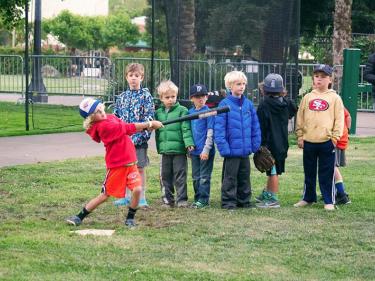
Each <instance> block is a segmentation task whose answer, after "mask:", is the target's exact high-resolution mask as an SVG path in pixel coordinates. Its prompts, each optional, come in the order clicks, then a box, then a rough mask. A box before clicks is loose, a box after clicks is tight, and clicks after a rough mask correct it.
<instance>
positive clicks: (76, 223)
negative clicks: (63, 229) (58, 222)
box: [66, 216, 82, 226]
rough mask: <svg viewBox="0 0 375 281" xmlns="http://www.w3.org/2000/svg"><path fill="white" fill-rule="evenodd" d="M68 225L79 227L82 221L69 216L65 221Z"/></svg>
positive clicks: (76, 217)
mask: <svg viewBox="0 0 375 281" xmlns="http://www.w3.org/2000/svg"><path fill="white" fill-rule="evenodd" d="M66 222H67V223H68V224H71V225H74V226H79V225H80V224H81V223H82V220H81V219H80V218H79V217H78V216H71V217H69V218H67V219H66Z"/></svg>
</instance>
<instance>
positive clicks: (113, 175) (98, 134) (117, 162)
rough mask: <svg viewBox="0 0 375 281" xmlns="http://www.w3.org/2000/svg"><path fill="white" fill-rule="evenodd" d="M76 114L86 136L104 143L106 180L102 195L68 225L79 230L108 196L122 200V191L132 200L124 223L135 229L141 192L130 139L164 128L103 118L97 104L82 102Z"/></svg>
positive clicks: (91, 101) (150, 123) (115, 118)
mask: <svg viewBox="0 0 375 281" xmlns="http://www.w3.org/2000/svg"><path fill="white" fill-rule="evenodd" d="M79 112H80V114H81V116H82V117H83V118H85V121H84V123H83V126H84V128H85V129H86V133H87V134H88V135H89V136H90V137H91V138H92V139H93V140H94V141H96V142H103V144H104V146H105V150H106V155H105V163H106V166H107V174H106V176H105V179H104V182H103V186H102V191H101V193H100V194H99V195H98V196H97V197H95V198H93V199H91V200H90V202H88V203H87V204H86V205H85V207H83V209H82V211H81V212H80V213H79V214H78V215H76V216H72V217H69V218H68V219H67V220H66V221H67V223H69V224H72V225H75V226H78V225H80V224H81V223H82V220H83V219H84V218H85V217H86V216H87V215H88V214H90V213H91V212H92V211H93V210H94V209H95V208H96V207H98V206H99V205H100V204H102V203H104V202H105V201H106V200H107V199H108V197H109V196H113V197H116V198H123V197H125V187H128V188H129V189H130V190H131V191H132V195H133V196H132V200H131V202H130V206H129V212H128V215H127V217H126V220H125V225H126V226H128V227H134V226H135V220H134V216H135V213H136V211H137V207H138V203H139V197H140V195H141V192H142V181H141V177H140V175H139V172H138V168H137V156H136V153H135V148H134V144H133V143H132V141H131V139H130V137H129V136H130V135H132V134H134V133H136V132H139V131H141V130H146V129H148V130H153V129H159V128H161V127H163V124H161V123H160V122H159V121H148V122H145V123H125V122H123V121H122V120H121V119H119V118H117V117H116V116H115V115H113V114H108V115H107V114H106V113H105V111H104V105H103V104H102V103H101V102H100V101H99V100H94V99H92V98H85V99H84V100H83V101H82V102H81V103H80V105H79Z"/></svg>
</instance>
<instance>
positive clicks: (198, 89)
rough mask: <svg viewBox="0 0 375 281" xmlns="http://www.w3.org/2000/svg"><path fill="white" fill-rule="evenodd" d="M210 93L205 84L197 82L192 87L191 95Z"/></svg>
mask: <svg viewBox="0 0 375 281" xmlns="http://www.w3.org/2000/svg"><path fill="white" fill-rule="evenodd" d="M205 95H208V92H207V88H206V86H205V85H203V84H195V85H193V86H191V88H190V97H194V96H205Z"/></svg>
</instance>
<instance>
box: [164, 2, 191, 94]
mask: <svg viewBox="0 0 375 281" xmlns="http://www.w3.org/2000/svg"><path fill="white" fill-rule="evenodd" d="M163 3H164V12H165V16H166V23H167V33H168V49H169V56H170V62H171V79H172V81H173V82H174V83H176V84H177V86H179V87H181V86H182V85H181V81H180V78H182V80H183V77H184V69H183V68H184V67H181V66H180V64H179V60H181V59H190V58H191V56H192V55H193V53H194V51H195V48H196V45H195V34H194V28H195V6H194V0H177V1H176V0H164V1H163Z"/></svg>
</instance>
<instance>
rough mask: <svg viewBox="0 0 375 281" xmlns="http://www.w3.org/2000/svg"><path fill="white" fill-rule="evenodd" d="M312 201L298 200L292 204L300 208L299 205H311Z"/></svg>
mask: <svg viewBox="0 0 375 281" xmlns="http://www.w3.org/2000/svg"><path fill="white" fill-rule="evenodd" d="M311 204H312V203H309V202H306V201H305V200H301V201H298V202H297V203H296V204H294V205H293V206H294V207H296V208H301V207H306V206H308V205H311Z"/></svg>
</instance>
